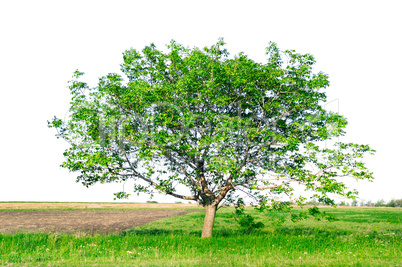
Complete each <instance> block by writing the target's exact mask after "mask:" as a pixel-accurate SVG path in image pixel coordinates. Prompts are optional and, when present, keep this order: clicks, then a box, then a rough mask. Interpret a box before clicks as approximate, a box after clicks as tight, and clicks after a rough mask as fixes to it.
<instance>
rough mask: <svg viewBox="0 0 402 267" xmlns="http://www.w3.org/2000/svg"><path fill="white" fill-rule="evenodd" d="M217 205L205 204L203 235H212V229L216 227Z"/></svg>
mask: <svg viewBox="0 0 402 267" xmlns="http://www.w3.org/2000/svg"><path fill="white" fill-rule="evenodd" d="M216 208H217V206H216V205H208V206H205V219H204V227H203V228H202V234H201V237H203V238H205V237H211V235H212V229H213V228H214V221H215V214H216Z"/></svg>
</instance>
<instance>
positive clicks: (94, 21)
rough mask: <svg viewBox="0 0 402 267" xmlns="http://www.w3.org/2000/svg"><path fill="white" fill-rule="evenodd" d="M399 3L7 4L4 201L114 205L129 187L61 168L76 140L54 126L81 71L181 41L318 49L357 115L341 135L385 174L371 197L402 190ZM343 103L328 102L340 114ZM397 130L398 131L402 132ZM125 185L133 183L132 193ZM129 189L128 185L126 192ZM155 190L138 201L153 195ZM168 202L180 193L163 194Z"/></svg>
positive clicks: (0, 101) (0, 50)
mask: <svg viewBox="0 0 402 267" xmlns="http://www.w3.org/2000/svg"><path fill="white" fill-rule="evenodd" d="M399 3H401V2H400V1H387V0H382V1H367V0H366V1H357V0H354V1H340V0H338V1H308V0H307V1H300V0H297V1H218V0H215V1H205V0H204V1H118V0H114V1H82V0H81V1H71V0H70V1H1V2H0V40H1V41H0V78H1V82H0V118H1V124H0V127H1V130H0V142H1V146H0V157H1V158H0V164H1V165H0V167H1V169H0V201H112V200H113V192H117V191H120V190H121V189H122V185H121V184H118V185H96V186H94V187H91V188H89V189H87V188H85V187H83V186H82V185H81V184H76V183H75V182H74V181H75V174H73V173H68V171H66V170H64V169H61V168H60V167H59V165H60V164H61V163H62V161H63V156H62V153H63V151H64V149H65V148H66V147H67V144H66V143H65V142H64V141H63V140H58V139H56V138H55V136H54V135H55V130H54V129H48V128H47V123H46V121H47V120H50V119H51V118H52V117H53V116H54V115H56V116H58V117H61V118H63V117H64V115H65V113H66V112H67V110H68V108H69V91H68V89H67V81H68V80H70V78H71V76H72V73H73V71H75V70H76V69H79V70H80V71H83V72H85V73H86V75H85V76H84V77H85V81H87V82H89V84H90V86H95V85H96V82H97V78H98V77H100V76H102V75H105V74H107V73H108V72H118V71H119V64H120V63H121V62H122V52H123V51H124V50H125V49H127V48H130V47H133V48H137V49H142V48H143V47H144V46H145V45H148V44H150V43H151V42H154V43H155V44H156V45H157V46H158V47H159V48H164V45H165V44H167V43H169V41H170V40H171V39H175V40H176V41H177V42H179V43H182V44H184V45H188V46H190V47H194V46H197V47H204V46H206V45H208V46H209V45H212V44H214V43H215V42H216V41H217V40H218V38H219V37H224V39H225V41H226V42H227V48H228V50H229V52H231V54H232V55H233V54H236V53H238V52H240V51H244V52H245V54H247V55H249V56H250V58H252V59H255V60H256V61H259V62H263V61H264V59H265V58H264V53H265V47H266V46H267V45H268V42H269V41H274V42H276V43H277V44H278V46H279V48H281V49H283V50H285V49H295V50H296V51H297V52H300V53H311V54H313V55H314V56H315V58H316V60H317V65H316V69H317V70H320V71H323V72H325V73H328V74H329V76H330V82H331V86H330V87H329V88H328V100H330V101H331V100H336V99H338V101H339V107H340V113H341V114H342V115H344V116H345V117H346V118H348V121H349V125H348V127H347V129H346V131H347V133H348V134H347V136H345V137H343V138H341V140H340V141H343V142H349V141H352V142H356V143H361V144H369V145H370V146H372V147H373V148H374V149H376V150H377V153H376V155H375V156H370V157H368V158H367V160H366V162H367V164H368V167H369V168H370V169H371V170H372V171H373V172H374V175H375V178H376V180H375V182H373V183H361V182H359V183H358V184H354V186H355V187H357V188H358V190H359V191H360V195H361V198H362V199H366V200H369V199H370V200H374V201H375V200H378V199H385V200H390V199H391V198H402V179H401V178H402V177H401V162H400V158H401V156H400V153H401V151H402V145H401V142H400V136H401V133H400V129H401V127H400V124H401V122H400V121H401V119H400V116H401V114H402V112H401V106H402V102H401V96H402V93H401V91H402V85H401V78H402V67H401V64H402V55H401V47H402V41H401V37H400V36H401V26H402V16H401V14H400V11H401V5H400V4H399ZM336 103H337V102H336V101H335V102H333V103H332V104H330V105H328V107H329V108H330V109H331V110H336V109H337V106H336ZM398 136H399V137H398ZM127 189H128V188H127V185H126V190H127ZM128 191H129V190H128ZM146 200H149V198H148V197H147V196H143V195H142V196H139V197H137V196H133V197H131V198H130V201H134V202H144V201H146ZM156 200H158V201H170V202H172V201H176V200H175V199H172V198H166V197H157V198H156Z"/></svg>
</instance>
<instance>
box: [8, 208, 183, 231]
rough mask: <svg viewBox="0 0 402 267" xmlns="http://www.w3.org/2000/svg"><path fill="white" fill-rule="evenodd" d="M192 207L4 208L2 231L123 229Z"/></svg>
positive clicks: (173, 214) (174, 214)
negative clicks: (132, 208) (116, 208)
mask: <svg viewBox="0 0 402 267" xmlns="http://www.w3.org/2000/svg"><path fill="white" fill-rule="evenodd" d="M188 212H191V210H159V209H154V210H28V211H27V210H3V211H0V233H15V232H26V231H29V232H53V233H60V232H67V233H74V232H86V233H89V234H94V233H120V232H121V231H123V230H127V229H130V228H132V227H135V226H140V225H143V224H147V223H149V222H152V221H156V220H160V219H163V218H168V217H172V216H177V215H183V214H186V213H188Z"/></svg>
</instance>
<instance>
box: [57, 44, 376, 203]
mask: <svg viewBox="0 0 402 267" xmlns="http://www.w3.org/2000/svg"><path fill="white" fill-rule="evenodd" d="M224 45H225V43H224V41H223V40H222V39H220V40H219V41H218V42H217V43H216V44H215V45H213V46H211V47H205V48H203V49H199V48H187V47H184V46H182V45H180V44H178V43H176V42H174V41H172V42H171V43H170V44H169V45H168V46H167V52H164V51H162V50H158V49H157V48H156V46H155V45H153V44H151V45H149V46H146V47H145V48H144V49H143V50H142V51H137V50H135V49H129V50H126V51H125V52H124V53H123V59H124V62H123V63H122V64H121V71H122V72H123V73H124V76H122V75H120V74H116V73H110V74H108V75H106V76H103V77H101V78H100V79H99V82H98V84H97V86H95V87H89V86H88V85H87V84H86V83H84V82H82V81H81V76H82V75H83V73H82V72H79V71H76V72H75V73H74V77H73V80H72V81H71V82H70V86H69V88H70V91H71V95H72V100H71V107H70V115H69V117H68V118H67V119H66V120H64V121H63V120H60V119H58V118H56V117H55V118H54V119H53V120H52V121H51V122H49V126H50V127H55V128H57V129H58V134H57V136H58V137H61V138H63V139H65V140H67V141H68V142H69V143H70V144H71V147H70V148H69V149H67V150H66V151H65V152H64V156H65V162H64V163H63V165H62V166H63V167H65V168H67V169H69V170H70V171H79V172H80V174H79V175H78V178H77V181H78V182H81V183H82V184H83V185H85V186H90V185H92V184H94V183H97V182H100V183H105V182H116V181H126V180H127V179H134V181H135V187H134V191H136V192H145V193H150V194H153V193H154V192H161V193H164V194H168V195H172V196H174V197H177V198H181V199H186V200H194V201H197V202H198V203H200V204H202V205H204V206H214V207H216V206H218V204H220V203H223V201H227V202H233V201H235V200H236V199H237V196H238V194H239V193H242V194H247V195H248V196H250V197H252V198H253V199H255V200H256V201H257V202H259V203H261V204H263V206H264V205H265V206H266V205H275V203H276V202H275V201H270V200H272V199H274V197H275V196H276V195H281V194H287V195H289V196H292V195H293V191H294V188H293V187H292V183H293V182H294V183H297V184H302V185H304V186H305V189H306V190H309V191H312V192H314V195H313V198H314V199H316V200H317V201H320V202H323V203H327V204H334V202H333V200H332V199H331V196H332V195H333V194H338V195H342V196H346V197H348V198H353V197H354V196H355V194H356V192H355V191H349V190H348V189H347V187H346V186H345V184H344V182H342V180H341V178H342V177H345V176H352V177H354V178H356V179H369V180H370V179H372V178H373V177H372V173H370V172H369V171H368V169H367V168H366V167H365V165H364V163H363V162H362V161H361V160H360V159H361V158H362V157H363V155H364V154H365V153H373V152H374V151H373V150H372V149H371V148H370V147H369V146H367V145H358V144H352V143H338V144H337V145H336V146H335V147H334V148H324V147H322V146H320V145H319V142H320V141H325V140H329V139H331V138H332V137H338V136H342V135H344V134H345V132H344V128H345V126H346V124H347V121H346V119H345V118H344V117H343V116H341V115H339V114H336V113H333V112H329V111H326V110H325V109H324V108H323V103H325V101H326V93H325V90H324V89H325V88H326V87H328V85H329V81H328V76H327V75H326V74H324V73H322V72H318V73H314V72H313V65H314V63H315V60H314V57H313V56H312V55H310V54H298V53H296V52H295V51H293V50H286V51H280V50H279V48H278V47H277V45H276V44H275V43H270V44H269V46H268V47H267V49H266V55H267V60H266V62H265V63H258V62H256V61H253V60H252V59H250V58H248V57H247V56H246V55H245V54H244V53H240V54H238V55H235V56H234V57H230V56H229V53H228V51H227V50H226V49H225V48H224ZM178 185H182V186H184V187H185V188H187V194H184V193H182V192H181V191H180V192H178V191H177V188H178ZM183 192H184V191H183ZM116 196H117V197H125V196H127V193H126V192H119V193H117V194H116Z"/></svg>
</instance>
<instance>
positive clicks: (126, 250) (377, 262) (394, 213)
mask: <svg viewBox="0 0 402 267" xmlns="http://www.w3.org/2000/svg"><path fill="white" fill-rule="evenodd" d="M322 210H324V211H327V212H328V213H331V214H334V215H335V216H336V217H337V218H338V219H339V220H338V221H335V222H332V223H330V222H325V221H314V220H312V219H308V220H304V221H300V222H298V223H292V222H285V223H284V224H283V225H282V226H281V227H279V226H277V225H276V224H275V222H272V221H271V220H270V217H268V216H267V215H262V214H259V213H256V212H254V211H253V210H248V212H252V213H253V214H254V215H255V216H257V217H258V218H259V220H262V221H264V223H265V225H266V227H265V228H264V229H263V230H261V231H256V232H251V233H250V232H247V231H242V230H240V229H239V227H238V225H237V224H236V222H235V221H234V219H233V216H232V213H233V210H232V209H221V210H219V211H218V213H217V218H216V222H215V228H214V233H213V235H214V237H213V238H209V239H201V238H200V234H201V229H202V222H203V213H189V214H186V215H183V216H178V217H174V218H167V219H163V220H159V221H156V222H153V223H150V224H147V225H143V226H141V227H137V228H134V229H131V230H129V231H125V232H123V233H122V234H121V235H95V236H89V235H86V234H85V233H77V234H75V235H67V234H46V233H19V234H14V235H0V266H48V265H50V266H82V265H95V264H96V265H97V266H108V265H109V266H110V265H114V266H115V265H119V266H217V265H221V266H247V265H248V266H402V221H401V220H402V209H400V208H364V209H361V208H337V209H330V208H323V209H322ZM281 216H288V215H285V214H280V213H275V214H271V218H279V217H281Z"/></svg>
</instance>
